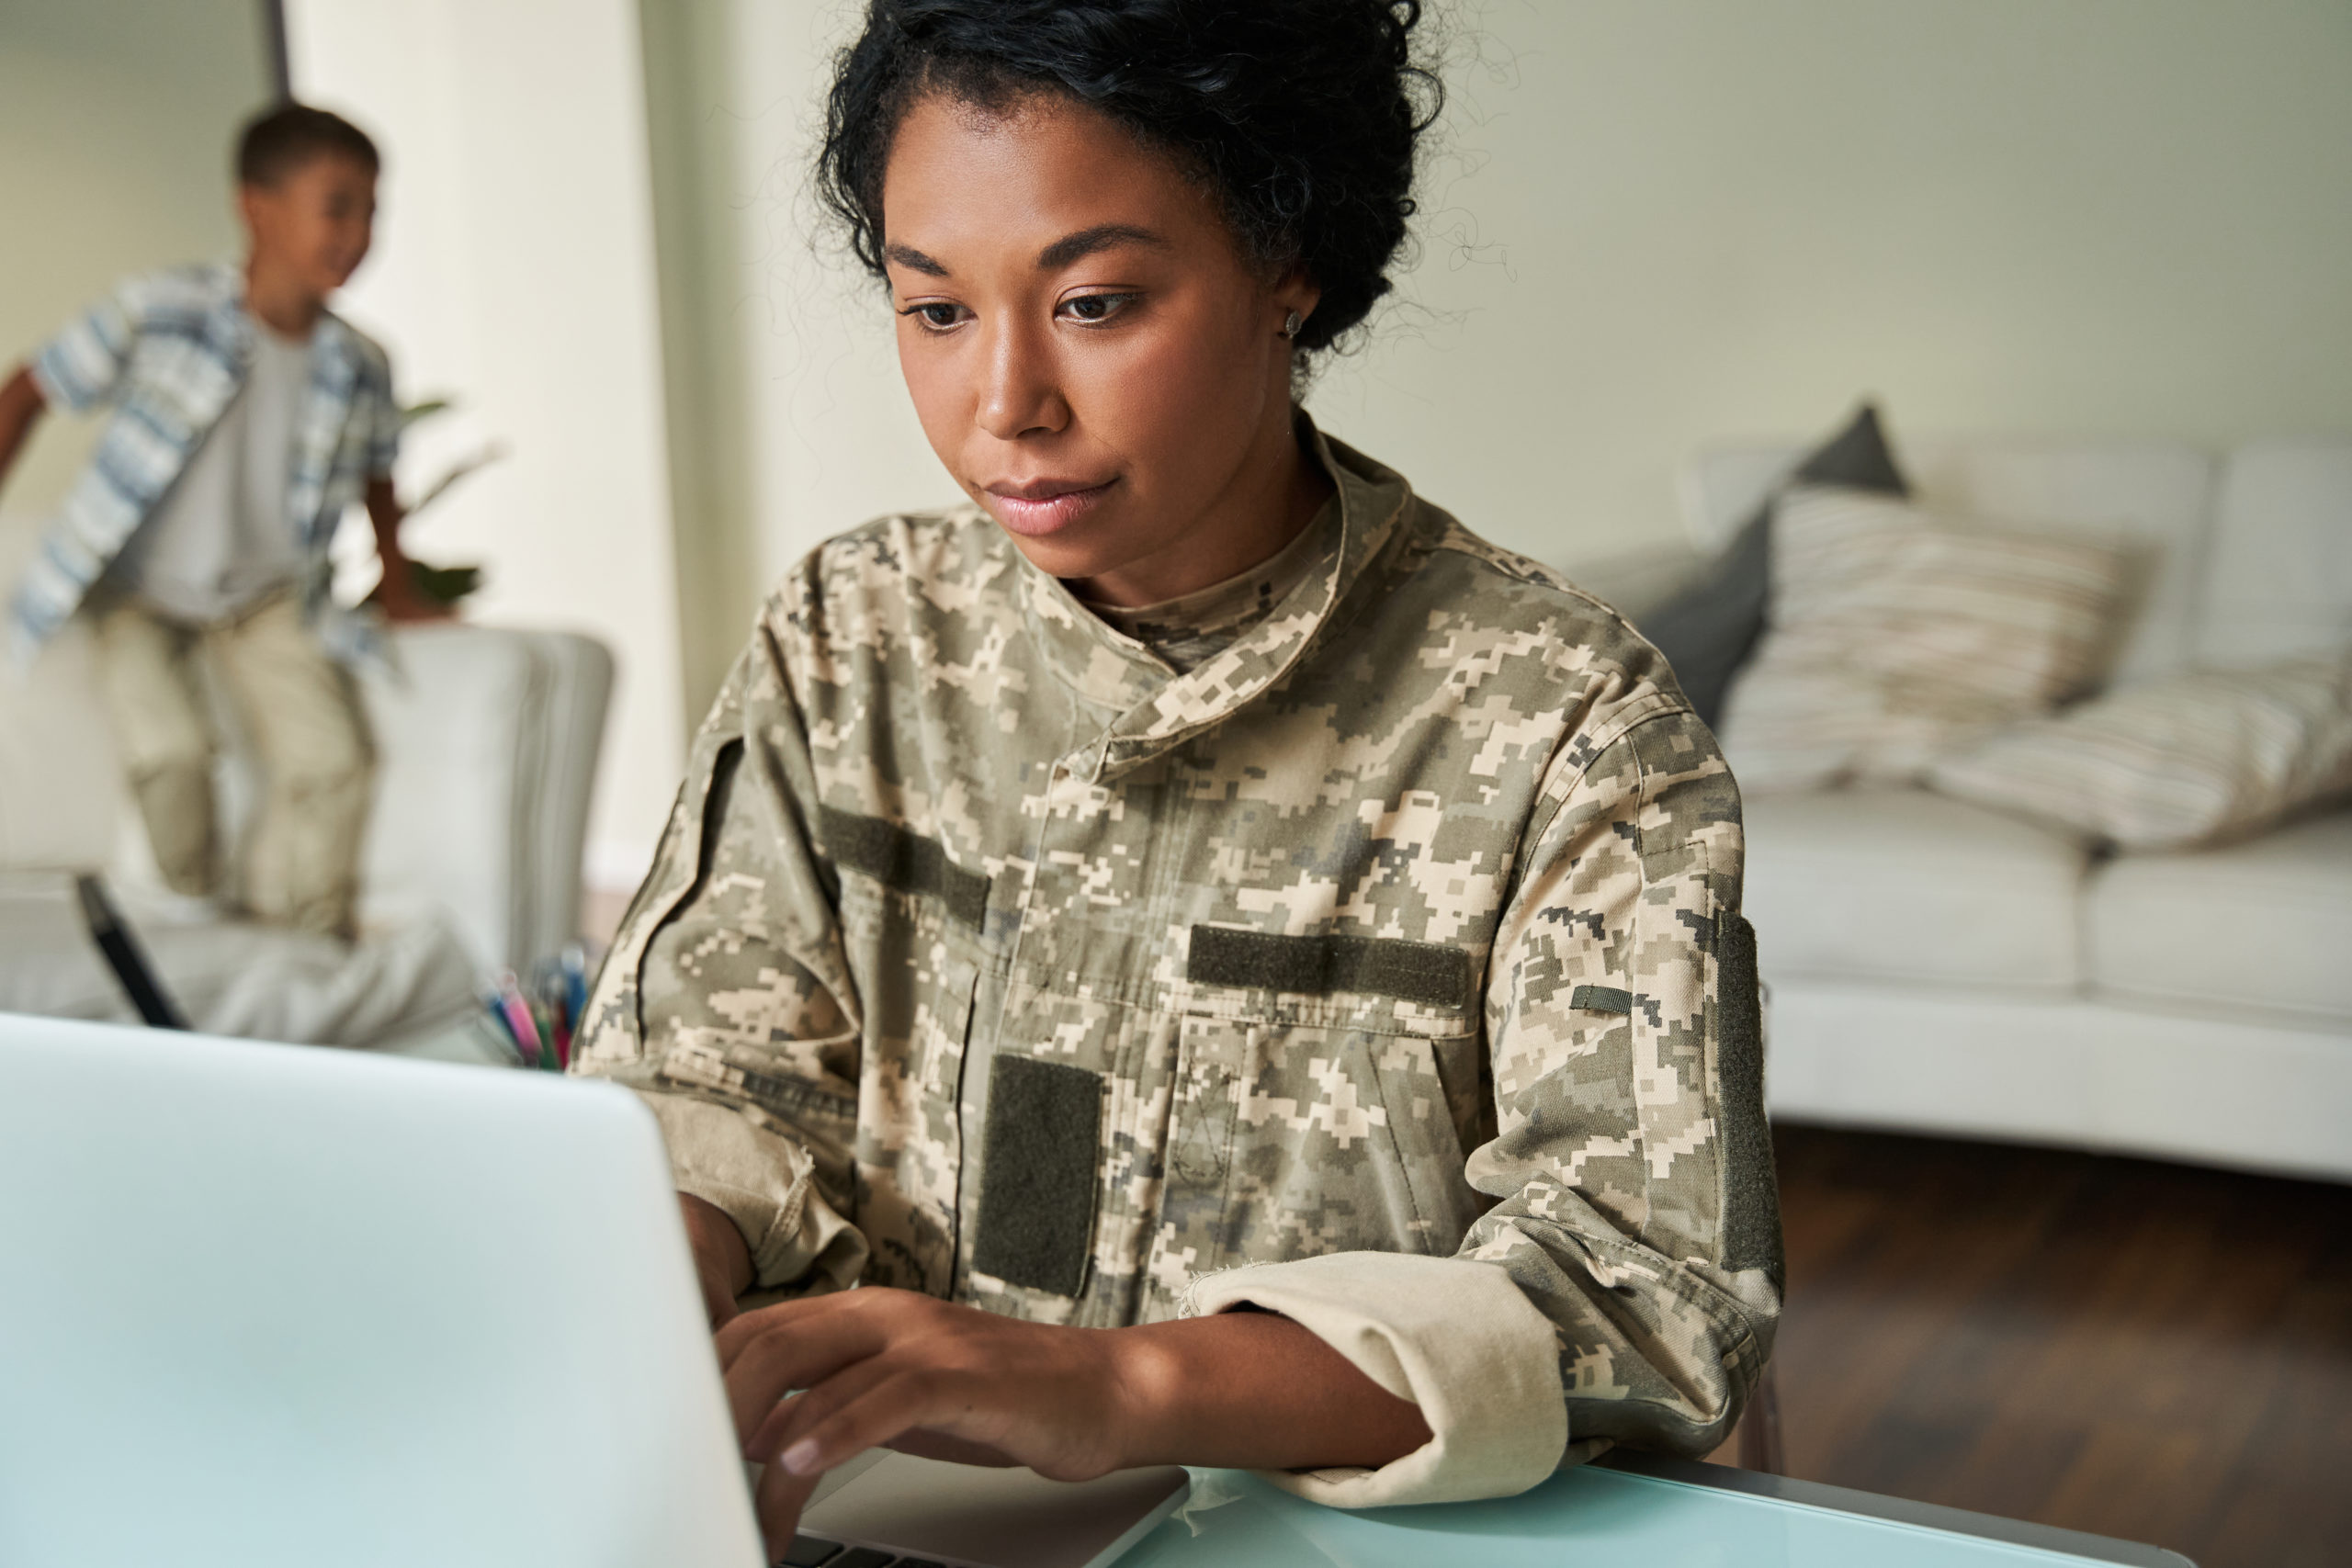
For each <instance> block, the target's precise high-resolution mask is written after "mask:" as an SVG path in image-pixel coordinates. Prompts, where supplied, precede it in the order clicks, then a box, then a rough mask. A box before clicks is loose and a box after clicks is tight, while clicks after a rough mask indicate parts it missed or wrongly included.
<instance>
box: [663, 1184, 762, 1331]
mask: <svg viewBox="0 0 2352 1568" xmlns="http://www.w3.org/2000/svg"><path fill="white" fill-rule="evenodd" d="M678 1211H679V1213H682V1214H683V1215H684V1216H685V1222H686V1245H687V1246H688V1247H691V1248H692V1249H693V1251H694V1257H695V1273H696V1274H697V1275H698V1276H700V1277H701V1279H702V1280H703V1283H704V1293H705V1295H706V1296H709V1295H710V1294H711V1292H712V1289H713V1288H714V1287H716V1288H718V1289H719V1290H723V1291H724V1292H725V1296H726V1301H727V1302H728V1303H732V1302H733V1301H734V1300H735V1298H736V1297H738V1296H740V1295H741V1294H742V1293H743V1292H745V1291H748V1290H750V1289H751V1288H752V1280H753V1279H754V1278H755V1277H756V1276H755V1274H754V1271H753V1269H752V1246H751V1243H750V1242H748V1241H746V1240H745V1239H744V1238H743V1232H742V1229H741V1227H740V1226H738V1225H737V1224H735V1222H734V1221H733V1220H732V1219H730V1218H729V1217H728V1213H727V1211H726V1210H724V1209H722V1208H720V1207H719V1206H718V1204H716V1203H713V1202H711V1201H709V1200H708V1199H707V1198H697V1197H695V1195H694V1194H693V1193H691V1192H681V1193H679V1194H678ZM710 1304H711V1306H712V1308H713V1317H714V1319H715V1318H716V1317H717V1316H718V1313H717V1310H716V1309H717V1307H718V1303H717V1302H716V1301H713V1302H711V1303H710Z"/></svg>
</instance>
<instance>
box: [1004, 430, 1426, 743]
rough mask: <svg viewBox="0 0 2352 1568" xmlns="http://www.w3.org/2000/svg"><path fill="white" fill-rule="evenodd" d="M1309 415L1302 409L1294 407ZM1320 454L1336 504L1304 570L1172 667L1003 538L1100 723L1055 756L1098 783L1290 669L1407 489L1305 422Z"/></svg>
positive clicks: (1065, 669) (1027, 596) (1034, 629)
mask: <svg viewBox="0 0 2352 1568" xmlns="http://www.w3.org/2000/svg"><path fill="white" fill-rule="evenodd" d="M1299 417H1300V419H1301V420H1302V421H1306V414H1305V413H1304V412H1302V413H1301V414H1300V415H1299ZM1306 435H1307V438H1308V441H1309V444H1310V446H1311V448H1312V450H1313V451H1314V454H1315V457H1316V460H1317V462H1319V463H1321V464H1322V465H1323V468H1324V471H1325V472H1327V473H1329V475H1330V476H1331V481H1332V484H1333V485H1334V486H1335V487H1336V490H1337V492H1338V493H1337V499H1338V501H1339V505H1338V507H1337V508H1336V514H1337V515H1336V521H1334V517H1333V513H1332V511H1330V510H1327V511H1326V513H1324V515H1323V518H1322V520H1321V523H1320V526H1322V527H1323V528H1324V529H1325V530H1326V536H1325V538H1324V540H1323V542H1322V545H1321V547H1320V548H1319V549H1318V551H1317V555H1316V558H1315V560H1314V563H1313V564H1312V565H1310V566H1309V567H1308V568H1307V570H1306V576H1305V578H1303V579H1302V580H1301V581H1300V582H1299V584H1298V586H1297V587H1296V588H1295V589H1293V590H1292V591H1291V592H1290V594H1289V596H1288V597H1287V598H1285V599H1283V602H1282V603H1281V604H1278V605H1276V606H1275V607H1274V611H1273V613H1272V615H1268V616H1267V617H1266V618H1265V619H1264V620H1262V621H1261V622H1259V623H1258V625H1257V626H1253V627H1251V628H1250V630H1249V631H1248V632H1246V633H1245V634H1243V635H1242V636H1241V637H1239V638H1238V640H1236V641H1235V642H1234V644H1233V646H1232V647H1230V648H1227V649H1225V650H1224V651H1223V652H1222V653H1219V654H1217V655H1216V656H1215V657H1213V658H1210V659H1208V660H1204V661H1203V662H1202V663H1200V664H1199V665H1197V666H1195V667H1194V668H1193V670H1191V671H1188V672H1186V673H1183V674H1177V673H1175V672H1174V671H1170V669H1169V668H1168V666H1167V665H1166V664H1164V663H1162V662H1161V661H1160V660H1159V659H1158V658H1157V657H1156V656H1155V655H1154V654H1153V653H1152V652H1151V650H1150V649H1148V648H1146V647H1145V646H1144V645H1143V644H1142V643H1140V642H1138V641H1136V639H1135V638H1133V637H1128V636H1126V635H1125V633H1123V632H1120V631H1118V630H1116V629H1114V627H1112V626H1108V625H1106V624H1105V623H1104V622H1103V619H1102V618H1101V617H1100V616H1098V615H1095V614H1094V613H1093V612H1092V611H1091V610H1089V609H1088V608H1087V607H1086V606H1085V605H1084V604H1081V603H1080V601H1079V599H1078V598H1077V596H1076V595H1074V594H1073V593H1071V592H1070V591H1069V589H1068V588H1066V587H1064V586H1063V585H1062V583H1061V581H1060V580H1059V579H1058V578H1056V577H1054V576H1053V575H1052V574H1050V573H1048V572H1046V571H1042V570H1039V569H1038V568H1036V567H1035V566H1032V565H1031V564H1030V563H1029V560H1028V558H1026V557H1024V556H1023V555H1022V554H1021V553H1020V551H1019V550H1017V549H1013V548H1012V547H1011V545H1010V544H1009V543H1008V545H1007V546H1006V548H1007V551H1008V553H1010V554H1011V555H1012V558H1013V560H1014V561H1015V563H1016V567H1015V570H1018V571H1019V573H1020V574H1021V579H1022V589H1021V593H1020V600H1021V604H1022V611H1023V621H1024V622H1025V623H1026V625H1027V628H1028V631H1029V635H1030V636H1031V637H1033V638H1035V643H1036V646H1037V647H1038V648H1039V649H1043V650H1044V651H1045V653H1046V665H1047V667H1048V668H1049V669H1051V670H1052V671H1054V673H1055V674H1056V675H1057V676H1058V677H1060V679H1061V680H1062V682H1063V683H1064V684H1066V685H1068V686H1069V688H1070V690H1071V691H1072V692H1074V693H1076V694H1077V695H1078V697H1079V698H1080V701H1081V702H1083V703H1085V704H1086V705H1089V706H1091V707H1093V708H1095V709H1098V710H1100V712H1101V713H1102V715H1103V718H1104V720H1105V723H1104V728H1103V732H1102V733H1101V734H1100V735H1098V736H1097V737H1095V738H1094V739H1091V740H1090V741H1088V742H1087V743H1086V744H1085V745H1083V746H1081V747H1080V749H1079V750H1078V751H1077V752H1075V753H1073V754H1072V755H1071V756H1069V757H1066V758H1064V759H1063V760H1062V761H1063V765H1064V766H1065V767H1067V768H1069V770H1070V771H1071V772H1072V773H1077V774H1079V775H1080V776H1081V777H1084V778H1087V779H1090V780H1091V781H1093V782H1095V783H1101V782H1103V780H1105V779H1111V778H1115V777H1117V776H1118V775H1119V774H1121V773H1125V772H1126V771H1127V770H1128V769H1130V768H1133V767H1135V766H1136V765H1137V764H1138V763H1141V762H1145V761H1149V760H1150V759H1152V758H1154V757H1157V756H1159V755H1160V754H1161V753H1163V752H1165V751H1167V750H1170V748H1172V747H1174V746H1177V745H1179V744H1181V743H1182V741H1184V740H1185V739H1188V738H1189V737H1191V736H1193V735H1197V734H1199V733H1200V732H1201V731H1202V730H1204V729H1206V728H1209V727H1210V726H1212V725H1215V724H1217V723H1220V722H1222V721H1223V720H1224V719H1226V718H1227V717H1229V716H1231V715H1233V714H1234V713H1236V712H1238V711H1239V710H1240V709H1241V708H1243V707H1245V706H1247V705H1249V704H1250V703H1252V702H1254V701H1256V700H1257V699H1258V698H1259V697H1260V696H1261V695H1262V694H1265V693H1266V692H1267V691H1268V690H1270V689H1271V688H1272V687H1273V685H1274V684H1275V683H1276V682H1279V681H1281V680H1282V679H1283V677H1284V676H1285V675H1287V674H1289V673H1290V671H1292V670H1293V669H1294V668H1295V667H1296V666H1297V664H1298V662H1299V660H1302V659H1304V658H1306V654H1307V652H1308V651H1309V650H1310V649H1313V648H1314V647H1315V645H1316V644H1317V642H1318V641H1320V640H1321V638H1322V637H1323V635H1324V634H1325V632H1326V631H1327V630H1329V628H1330V627H1331V626H1333V625H1334V624H1335V622H1336V620H1337V619H1338V617H1340V615H1342V614H1343V613H1345V607H1346V606H1347V604H1348V602H1349V598H1350V593H1351V590H1352V589H1353V588H1354V587H1355V585H1356V583H1357V581H1359V580H1360V579H1362V578H1363V575H1364V571H1365V569H1366V568H1367V567H1368V566H1370V564H1371V563H1372V562H1373V561H1374V559H1375V558H1378V557H1379V556H1380V554H1381V553H1382V552H1383V551H1384V550H1385V549H1386V548H1387V547H1389V546H1390V545H1391V544H1393V543H1394V542H1395V540H1396V539H1397V537H1398V534H1399V530H1398V528H1397V524H1398V522H1399V521H1400V520H1401V519H1402V518H1403V517H1404V516H1405V515H1406V513H1407V511H1408V509H1409V507H1410V505H1411V502H1412V499H1413V492H1412V489H1411V487H1410V486H1409V485H1408V484H1407V483H1406V481H1405V479H1404V477H1403V476H1402V475H1399V474H1397V473H1396V472H1394V471H1392V470H1390V469H1388V468H1384V467H1382V466H1381V465H1380V464H1378V463H1376V462H1374V461H1373V460H1372V459H1371V458H1370V457H1365V456H1364V455H1363V454H1362V453H1361V452H1358V451H1356V450H1354V449H1353V448H1351V447H1350V446H1347V445H1346V444H1345V443H1343V442H1339V441H1334V440H1331V439H1330V438H1329V437H1328V436H1326V435H1325V434H1323V433H1322V432H1321V431H1320V430H1317V429H1316V428H1315V426H1314V424H1313V423H1312V422H1311V421H1306Z"/></svg>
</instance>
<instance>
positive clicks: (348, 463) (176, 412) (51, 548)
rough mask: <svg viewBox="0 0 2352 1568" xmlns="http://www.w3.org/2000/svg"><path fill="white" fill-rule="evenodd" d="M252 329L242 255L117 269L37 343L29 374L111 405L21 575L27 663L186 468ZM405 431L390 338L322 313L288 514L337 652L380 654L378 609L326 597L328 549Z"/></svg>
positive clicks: (17, 633)
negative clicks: (361, 609)
mask: <svg viewBox="0 0 2352 1568" xmlns="http://www.w3.org/2000/svg"><path fill="white" fill-rule="evenodd" d="M253 342H254V323H253V319H252V317H250V316H248V315H247V314H246V313H245V306H244V278H243V273H242V272H241V270H240V269H239V268H238V267H236V266H235V265H232V264H227V263H221V264H216V265H205V266H189V267H174V268H171V269H168V270H166V271H163V272H155V273H149V274H147V275H145V276H140V277H134V278H131V279H130V280H129V281H127V282H125V283H124V284H122V285H121V286H120V287H119V288H117V289H116V290H115V292H114V294H113V295H112V296H111V297H110V298H108V299H104V300H102V301H100V302H99V303H98V304H96V305H95V306H93V307H91V309H90V310H88V312H87V313H85V315H84V316H83V317H82V318H81V319H80V320H79V321H75V322H74V323H73V324H72V325H71V326H68V327H67V328H66V329H65V330H64V331H63V332H61V333H58V334H57V336H56V337H55V338H53V339H51V342H50V343H49V344H48V345H47V346H46V347H44V348H42V350H41V351H40V354H38V355H35V356H34V359H33V362H32V374H33V379H34V381H35V382H36V383H38V384H39V386H40V390H41V395H42V397H43V398H45V399H46V400H48V401H49V402H50V403H51V405H52V406H55V407H58V408H62V409H66V410H68V411H70V412H75V413H79V412H83V411H85V410H87V409H90V408H93V407H95V406H96V405H97V404H99V403H102V402H110V403H112V404H113V405H114V416H113V418H112V419H111V420H109V421H108V422H107V427H106V430H105V431H104V433H103V434H101V435H100V436H99V439H98V445H97V450H96V453H95V454H93V456H92V457H91V459H90V465H89V467H88V468H86V469H85V470H84V472H83V474H82V477H81V479H79V480H78V481H76V483H75V484H74V489H73V491H71V492H70V493H69V494H68V495H67V496H66V498H65V504H64V507H63V509H62V511H61V512H60V513H58V515H57V517H56V519H55V520H54V521H53V522H52V523H51V525H50V528H49V531H48V533H47V535H46V536H44V538H43V539H42V541H41V547H40V552H39V553H38V554H37V555H36V556H35V557H34V558H33V562H32V565H31V566H30V567H29V568H28V569H27V570H26V572H25V576H24V579H23V581H21V582H19V583H18V584H17V593H16V600H15V603H14V604H13V605H12V606H11V610H12V614H11V621H12V623H13V624H12V626H11V627H10V632H11V640H12V642H13V643H14V645H15V649H16V653H17V660H18V661H19V662H20V663H23V662H29V661H30V660H31V659H32V657H33V655H34V654H35V653H36V652H38V651H39V650H40V647H41V645H42V644H43V643H45V642H47V641H48V640H49V639H50V638H51V637H53V636H55V635H56V633H57V630H58V628H59V627H60V626H63V625H64V624H65V622H66V619H67V618H68V617H69V616H71V615H73V614H74V610H75V609H76V608H78V607H79V606H80V605H81V604H82V601H83V600H84V598H85V597H86V596H87V595H88V593H89V591H90V587H91V585H92V584H93V583H95V582H96V581H97V580H98V578H99V576H100V575H101V574H102V573H104V572H105V570H106V569H107V566H108V565H109V564H110V563H111V562H112V561H113V560H114V558H115V557H116V556H118V555H119V554H120V553H121V551H122V547H123V546H124V545H126V544H128V543H129V542H130V536H131V535H133V534H134V533H136V532H138V530H139V525H141V524H142V523H144V522H145V521H146V520H147V519H148V517H149V516H150V515H151V514H153V512H154V510H155V506H156V503H157V502H160V501H162V500H163V498H164V495H165V493H166V492H168V491H170V490H171V488H172V485H173V484H174V483H175V481H176V480H177V479H179V477H180V475H181V473H182V472H183V471H184V470H185V469H186V468H187V465H188V461H189V459H190V458H192V457H195V456H196V452H197V449H198V447H199V446H202V445H203V443H204V438H205V436H206V435H207V434H209V433H210V431H211V429H212V426H213V424H214V423H215V422H217V421H218V420H219V419H220V415H221V413H222V412H225V411H226V410H227V408H228V407H229V404H230V402H231V400H232V399H234V398H235V397H236V395H237V393H238V391H239V390H240V389H243V386H244V382H245V373H246V367H247V366H248V365H249V364H250V363H251V361H252V357H253ZM399 441H400V410H399V407H398V405H396V404H395V403H394V402H393V400H392V375H391V367H390V362H389V361H388V360H387V359H386V358H385V357H384V351H383V350H382V349H381V348H379V347H378V346H377V345H376V344H373V343H371V342H369V341H368V339H367V338H366V337H364V336H362V335H361V334H360V333H359V332H357V331H356V329H355V328H353V327H352V326H351V325H350V324H349V323H347V322H345V321H342V320H340V319H338V318H337V317H335V316H333V315H323V316H321V317H320V318H319V323H318V326H317V327H316V328H315V329H314V330H313V332H312V333H311V390H310V397H309V400H307V401H306V402H305V404H304V405H303V409H302V415H301V419H300V422H299V423H298V425H297V427H296V431H295V437H294V457H293V469H292V472H291V473H290V474H288V478H287V486H286V508H287V522H288V526H289V527H291V528H292V529H293V530H294V532H295V535H296V536H297V537H299V538H300V540H301V542H302V547H303V552H304V555H305V558H306V559H307V563H308V565H307V570H306V571H305V574H304V581H303V595H304V608H305V611H306V613H307V614H308V615H309V616H310V618H311V624H312V625H314V626H317V627H318V629H319V633H320V636H321V637H322V639H323V640H324V641H325V643H326V645H327V647H328V649H329V650H330V651H331V652H333V653H334V655H335V656H336V657H337V658H339V659H342V660H346V661H350V660H357V659H359V658H362V657H364V656H367V655H368V654H370V653H372V652H374V651H375V650H376V649H377V648H378V646H379V632H378V630H377V627H376V625H375V622H374V621H373V619H372V618H370V617H367V616H363V615H357V614H355V613H353V612H351V611H348V610H345V609H342V608H340V607H338V606H337V605H336V604H334V600H333V599H332V598H331V597H330V596H329V594H328V592H327V589H328V584H329V581H330V577H331V567H330V563H329V560H328V555H327V549H328V546H329V545H330V544H331V543H332V541H333V540H334V531H335V526H336V525H337V524H339V523H340V522H341V521H342V520H343V514H344V512H345V509H346V508H348V507H349V506H350V505H351V504H352V503H353V502H356V501H358V500H359V499H360V496H361V493H362V492H363V491H365V489H366V487H367V483H368V479H370V478H371V477H373V476H376V475H380V474H389V473H390V472H391V468H392V459H393V457H394V456H395V455H396V453H397V451H398V447H399Z"/></svg>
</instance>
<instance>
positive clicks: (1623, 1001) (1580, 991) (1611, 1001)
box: [1568, 986, 1634, 1013]
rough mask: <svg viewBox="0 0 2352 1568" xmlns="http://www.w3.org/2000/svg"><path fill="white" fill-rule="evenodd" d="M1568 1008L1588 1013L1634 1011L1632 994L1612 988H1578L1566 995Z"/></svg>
mask: <svg viewBox="0 0 2352 1568" xmlns="http://www.w3.org/2000/svg"><path fill="white" fill-rule="evenodd" d="M1568 1006H1569V1007H1570V1008H1572V1009H1583V1010H1587V1011H1589V1012H1624V1013H1630V1012H1632V1011H1633V1010H1634V993H1633V992H1631V991H1621V990H1619V989H1618V988H1617V987H1614V986H1578V987H1577V988H1576V989H1575V990H1573V991H1570V992H1569V993H1568Z"/></svg>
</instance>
